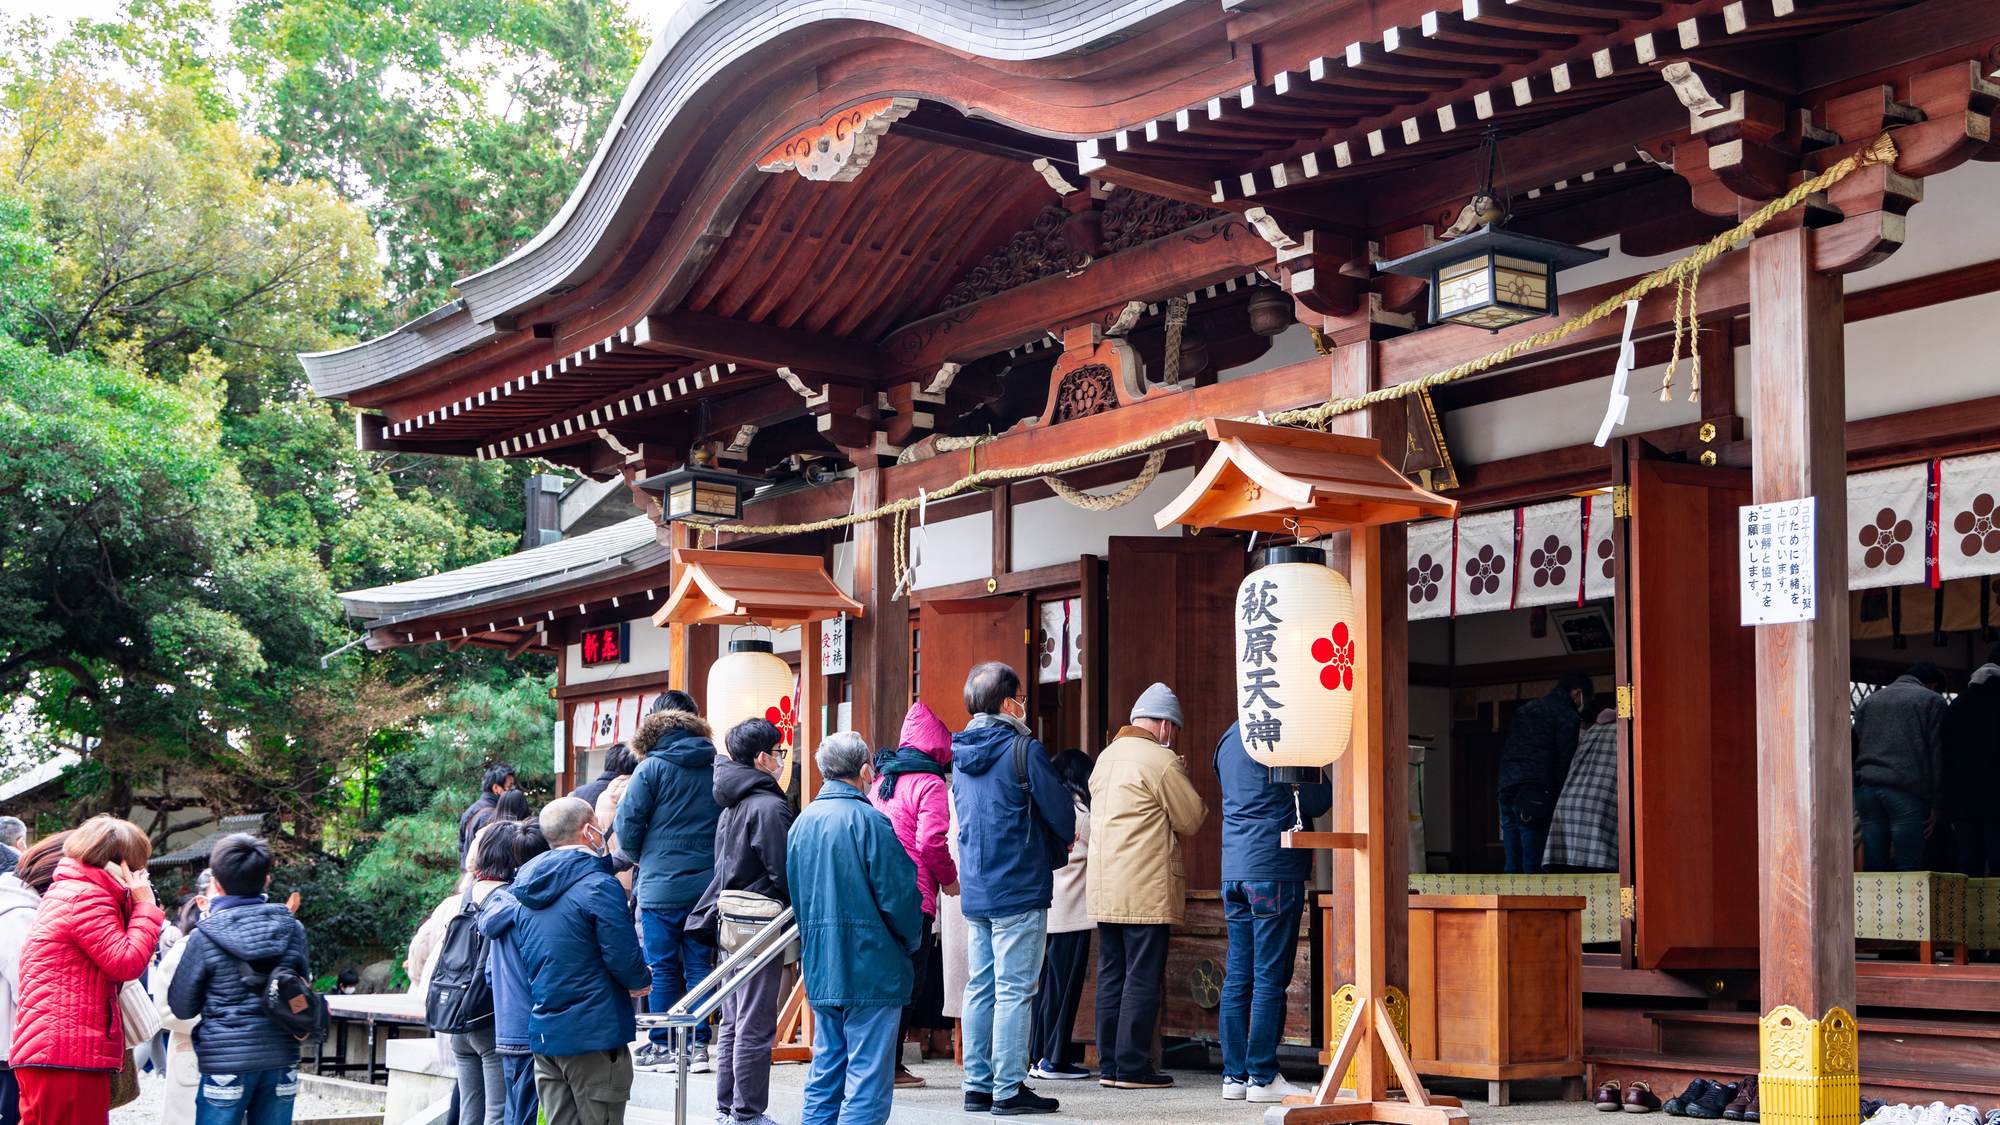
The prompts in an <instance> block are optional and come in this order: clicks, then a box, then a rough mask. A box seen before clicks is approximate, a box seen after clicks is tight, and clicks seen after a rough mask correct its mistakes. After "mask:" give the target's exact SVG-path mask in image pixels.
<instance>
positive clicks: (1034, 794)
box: [951, 663, 1076, 1117]
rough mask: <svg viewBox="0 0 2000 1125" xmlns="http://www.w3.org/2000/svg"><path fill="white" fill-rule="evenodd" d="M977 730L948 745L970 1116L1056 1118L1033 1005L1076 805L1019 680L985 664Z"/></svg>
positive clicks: (973, 677) (974, 679)
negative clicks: (1042, 1080) (1031, 1051)
mask: <svg viewBox="0 0 2000 1125" xmlns="http://www.w3.org/2000/svg"><path fill="white" fill-rule="evenodd" d="M965 709H966V710H967V711H969V712H971V713H972V722H970V723H969V724H967V725H966V728H965V729H964V730H963V731H960V732H959V733H958V734H955V735H953V736H952V740H951V757H952V778H951V799H952V804H953V806H954V807H955V808H956V809H957V810H958V858H959V863H958V877H959V893H960V895H961V898H960V902H961V904H962V906H963V909H964V912H965V922H966V929H967V942H966V946H967V949H966V954H967V962H968V969H969V975H968V977H967V979H966V985H965V1109H966V1111H967V1112H968V1113H980V1112H989V1111H990V1112H991V1113H992V1114H993V1115H994V1116H996V1117H1011V1116H1016V1115H1020V1114H1031V1113H1054V1112H1055V1111H1056V1109H1057V1102H1056V1099H1054V1098H1048V1097H1043V1096H1042V1095H1040V1094H1037V1093H1035V1092H1034V1091H1033V1090H1030V1089H1029V1088H1028V1087H1027V1086H1026V1085H1025V1084H1024V1083H1023V1080H1024V1079H1025V1078H1026V1077H1027V1075H1028V1062H1029V1059H1028V1040H1029V1038H1030V1036H1031V1035H1032V1033H1033V1030H1034V1028H1033V1022H1032V1019H1033V1013H1032V1011H1031V1007H1032V1004H1033V1001H1034V997H1035V987H1036V984H1037V982H1038V981H1039V980H1040V979H1041V974H1042V954H1043V947H1044V939H1045V937H1046V930H1047V927H1048V914H1049V904H1050V902H1052V901H1053V900H1054V896H1055V880H1054V876H1053V872H1054V871H1055V870H1056V869H1057V868H1060V867H1062V866H1063V865H1064V864H1066V863H1067V862H1069V845H1070V841H1072V840H1074V839H1075V838H1076V806H1075V805H1074V804H1073V803H1072V802H1071V800H1070V796H1069V790H1067V789H1065V788H1064V787H1063V783H1062V778H1061V777H1060V776H1058V775H1057V773H1056V770H1055V767H1054V766H1053V765H1052V764H1050V762H1049V756H1048V753H1047V751H1045V750H1043V749H1042V744H1041V742H1040V741H1038V740H1037V739H1036V738H1035V737H1034V736H1033V735H1032V734H1031V733H1029V731H1028V724H1027V721H1026V720H1027V714H1028V705H1027V698H1026V697H1025V696H1024V695H1022V693H1021V677H1020V674H1019V673H1017V672H1015V671H1014V670H1013V669H1012V668H1009V667H1008V666H1007V665H1005V664H998V663H994V664H981V665H979V666H978V667H976V668H974V669H973V670H972V673H971V674H970V675H968V676H967V677H966V678H965Z"/></svg>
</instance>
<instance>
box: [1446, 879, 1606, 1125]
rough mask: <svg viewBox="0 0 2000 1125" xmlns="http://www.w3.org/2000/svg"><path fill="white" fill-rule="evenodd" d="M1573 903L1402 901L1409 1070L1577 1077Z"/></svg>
mask: <svg viewBox="0 0 2000 1125" xmlns="http://www.w3.org/2000/svg"><path fill="white" fill-rule="evenodd" d="M1583 907H1584V900H1583V899H1582V898H1579V897H1573V896H1567V895H1564V896H1552V895H1550V896H1544V895H1412V896H1410V1055H1411V1058H1412V1061H1414V1062H1415V1064H1416V1068H1417V1073H1419V1074H1437V1075H1445V1076H1447V1077H1452V1078H1474V1079H1484V1080H1485V1081H1486V1083H1487V1090H1488V1100H1489V1101H1490V1102H1491V1103H1492V1104H1493V1105H1506V1104H1508V1100H1509V1099H1508V1084H1509V1083H1510V1082H1511V1081H1512V1080H1514V1079H1517V1078H1570V1079H1574V1081H1573V1082H1572V1083H1571V1084H1570V1089H1569V1090H1568V1091H1567V1092H1569V1093H1571V1094H1577V1093H1580V1092H1581V1089H1582V1087H1581V1085H1580V1083H1581V1081H1582V1075H1583V937H1582V926H1583Z"/></svg>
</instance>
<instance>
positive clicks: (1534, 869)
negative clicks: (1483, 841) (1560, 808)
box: [1500, 797, 1549, 875]
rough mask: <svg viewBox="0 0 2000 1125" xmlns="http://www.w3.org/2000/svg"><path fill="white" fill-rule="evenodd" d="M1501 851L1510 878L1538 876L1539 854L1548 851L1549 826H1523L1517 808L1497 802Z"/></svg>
mask: <svg viewBox="0 0 2000 1125" xmlns="http://www.w3.org/2000/svg"><path fill="white" fill-rule="evenodd" d="M1500 847H1501V850H1502V852H1503V853H1504V854H1505V856H1506V868H1507V874H1509V875H1540V874H1541V873H1542V853H1543V852H1545V851H1547V850H1548V847H1549V822H1548V821H1546V820H1544V821H1542V823H1541V824H1540V825H1529V824H1525V823H1523V822H1522V820H1521V812H1520V806H1518V805H1517V804H1515V803H1514V802H1513V801H1510V800H1508V799H1507V798H1505V797H1502V798H1500Z"/></svg>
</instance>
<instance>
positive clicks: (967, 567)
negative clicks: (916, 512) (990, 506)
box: [910, 512, 993, 590]
mask: <svg viewBox="0 0 2000 1125" xmlns="http://www.w3.org/2000/svg"><path fill="white" fill-rule="evenodd" d="M910 540H911V543H912V548H911V549H912V550H916V549H917V547H916V544H917V541H918V540H921V541H922V550H921V552H920V553H919V555H918V557H917V580H916V587H917V589H919V590H924V589H928V588H930V587H932V586H949V585H951V584H952V583H954V582H970V581H972V580H973V579H976V578H991V577H992V576H993V514H992V513H991V512H979V513H976V514H974V515H970V516H960V517H958V518H957V519H949V520H932V521H930V524H929V526H928V527H926V528H925V529H924V530H923V531H921V532H920V531H919V530H918V529H917V520H916V517H915V516H912V517H911V518H910Z"/></svg>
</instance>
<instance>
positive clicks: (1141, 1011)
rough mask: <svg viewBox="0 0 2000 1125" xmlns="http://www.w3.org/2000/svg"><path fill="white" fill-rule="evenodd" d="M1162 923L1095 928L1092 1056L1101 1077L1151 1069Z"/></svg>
mask: <svg viewBox="0 0 2000 1125" xmlns="http://www.w3.org/2000/svg"><path fill="white" fill-rule="evenodd" d="M1167 929H1168V927H1167V926H1165V925H1164V924H1163V925H1157V926H1154V925H1147V926H1128V925H1123V924H1120V923H1117V922H1103V923H1099V924H1098V927H1097V1060H1098V1065H1099V1067H1100V1068H1101V1070H1102V1071H1103V1076H1104V1077H1106V1078H1112V1079H1117V1078H1124V1077H1127V1076H1131V1077H1138V1076H1139V1075H1142V1074H1151V1073H1152V1072H1153V1032H1154V1029H1156V1028H1157V1027H1159V1024H1160V986H1161V984H1162V982H1163V978H1164V977H1165V976H1166V971H1167Z"/></svg>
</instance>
